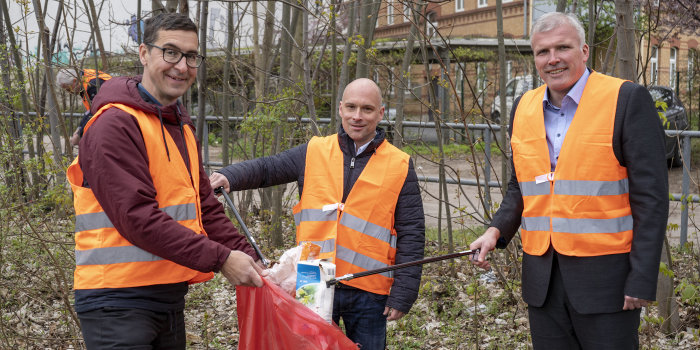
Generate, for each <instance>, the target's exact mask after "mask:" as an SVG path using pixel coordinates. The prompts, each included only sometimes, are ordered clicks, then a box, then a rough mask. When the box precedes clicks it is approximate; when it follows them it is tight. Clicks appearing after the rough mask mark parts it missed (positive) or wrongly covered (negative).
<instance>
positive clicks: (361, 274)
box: [326, 249, 480, 287]
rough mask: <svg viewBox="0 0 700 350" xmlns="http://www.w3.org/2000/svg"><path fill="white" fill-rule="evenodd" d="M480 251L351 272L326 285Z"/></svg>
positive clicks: (476, 254) (475, 251) (475, 254)
mask: <svg viewBox="0 0 700 350" xmlns="http://www.w3.org/2000/svg"><path fill="white" fill-rule="evenodd" d="M479 251H480V250H479V249H474V250H471V249H470V250H464V251H461V252H457V253H452V254H446V255H440V256H435V257H432V258H426V259H423V260H416V261H409V262H407V263H403V264H398V265H391V266H387V267H382V268H380V269H374V270H367V271H362V272H357V273H349V274H347V275H343V276H340V277H338V278H334V279H332V280H328V281H326V287H330V286H332V285H334V284H336V283H338V282H340V281H349V280H351V279H354V278H358V277H365V276H369V275H376V274H378V273H382V272H387V271H393V270H398V269H403V268H405V267H409V266H416V265H423V264H427V263H431V262H436V261H440V260H446V259H454V258H459V257H460V256H465V255H471V256H472V260H476V258H477V257H478V256H479Z"/></svg>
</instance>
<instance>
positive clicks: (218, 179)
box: [209, 172, 231, 193]
mask: <svg viewBox="0 0 700 350" xmlns="http://www.w3.org/2000/svg"><path fill="white" fill-rule="evenodd" d="M209 183H210V184H211V188H214V189H216V188H219V187H221V186H224V191H226V192H227V193H228V192H231V188H230V185H229V183H228V179H227V178H226V176H224V175H221V174H220V173H217V172H214V173H212V174H211V175H209Z"/></svg>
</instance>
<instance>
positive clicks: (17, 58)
mask: <svg viewBox="0 0 700 350" xmlns="http://www.w3.org/2000/svg"><path fill="white" fill-rule="evenodd" d="M0 7H1V8H2V13H3V16H2V17H3V18H2V19H0V21H2V20H4V21H5V28H8V30H7V38H8V39H9V43H10V48H11V49H10V50H11V51H12V57H13V61H14V63H15V74H16V79H17V81H19V85H20V86H21V88H20V89H19V93H20V101H21V104H22V118H20V120H19V122H18V130H17V132H18V136H19V137H22V134H23V132H22V128H23V125H24V121H25V120H29V100H28V98H27V91H26V89H25V88H24V86H25V77H24V70H23V69H22V56H21V55H20V53H19V48H18V46H17V42H16V40H15V35H14V31H13V30H11V28H12V22H11V21H10V14H9V10H8V6H7V1H6V0H0ZM26 143H27V144H26V148H27V150H28V152H29V158H30V159H34V157H35V152H34V142H33V140H32V138H31V137H27V138H26ZM31 180H32V181H31V182H32V183H33V184H37V183H38V181H39V174H38V173H37V172H36V171H35V170H33V171H32V172H31ZM29 196H30V198H31V195H29Z"/></svg>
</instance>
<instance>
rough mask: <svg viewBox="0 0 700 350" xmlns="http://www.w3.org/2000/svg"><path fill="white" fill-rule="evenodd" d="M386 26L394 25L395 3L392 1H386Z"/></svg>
mask: <svg viewBox="0 0 700 350" xmlns="http://www.w3.org/2000/svg"><path fill="white" fill-rule="evenodd" d="M386 24H387V25H392V24H394V3H393V1H392V0H386Z"/></svg>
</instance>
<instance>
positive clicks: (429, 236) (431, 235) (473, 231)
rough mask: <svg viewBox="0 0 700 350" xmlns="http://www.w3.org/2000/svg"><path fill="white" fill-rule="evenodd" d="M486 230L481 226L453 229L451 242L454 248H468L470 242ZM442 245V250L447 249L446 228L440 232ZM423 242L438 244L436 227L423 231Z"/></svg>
mask: <svg viewBox="0 0 700 350" xmlns="http://www.w3.org/2000/svg"><path fill="white" fill-rule="evenodd" d="M484 231H486V228H485V227H483V226H473V227H467V228H460V229H453V230H452V242H453V243H454V245H455V246H456V247H465V248H466V247H468V246H469V244H470V243H471V242H473V241H474V240H475V239H477V238H479V236H481V235H482V234H483V233H484ZM441 236H442V243H443V245H444V247H443V249H447V244H448V242H449V237H448V232H447V228H444V227H443V230H442V235H441ZM425 241H426V244H427V243H434V244H435V245H437V243H438V229H437V227H429V228H426V229H425Z"/></svg>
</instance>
